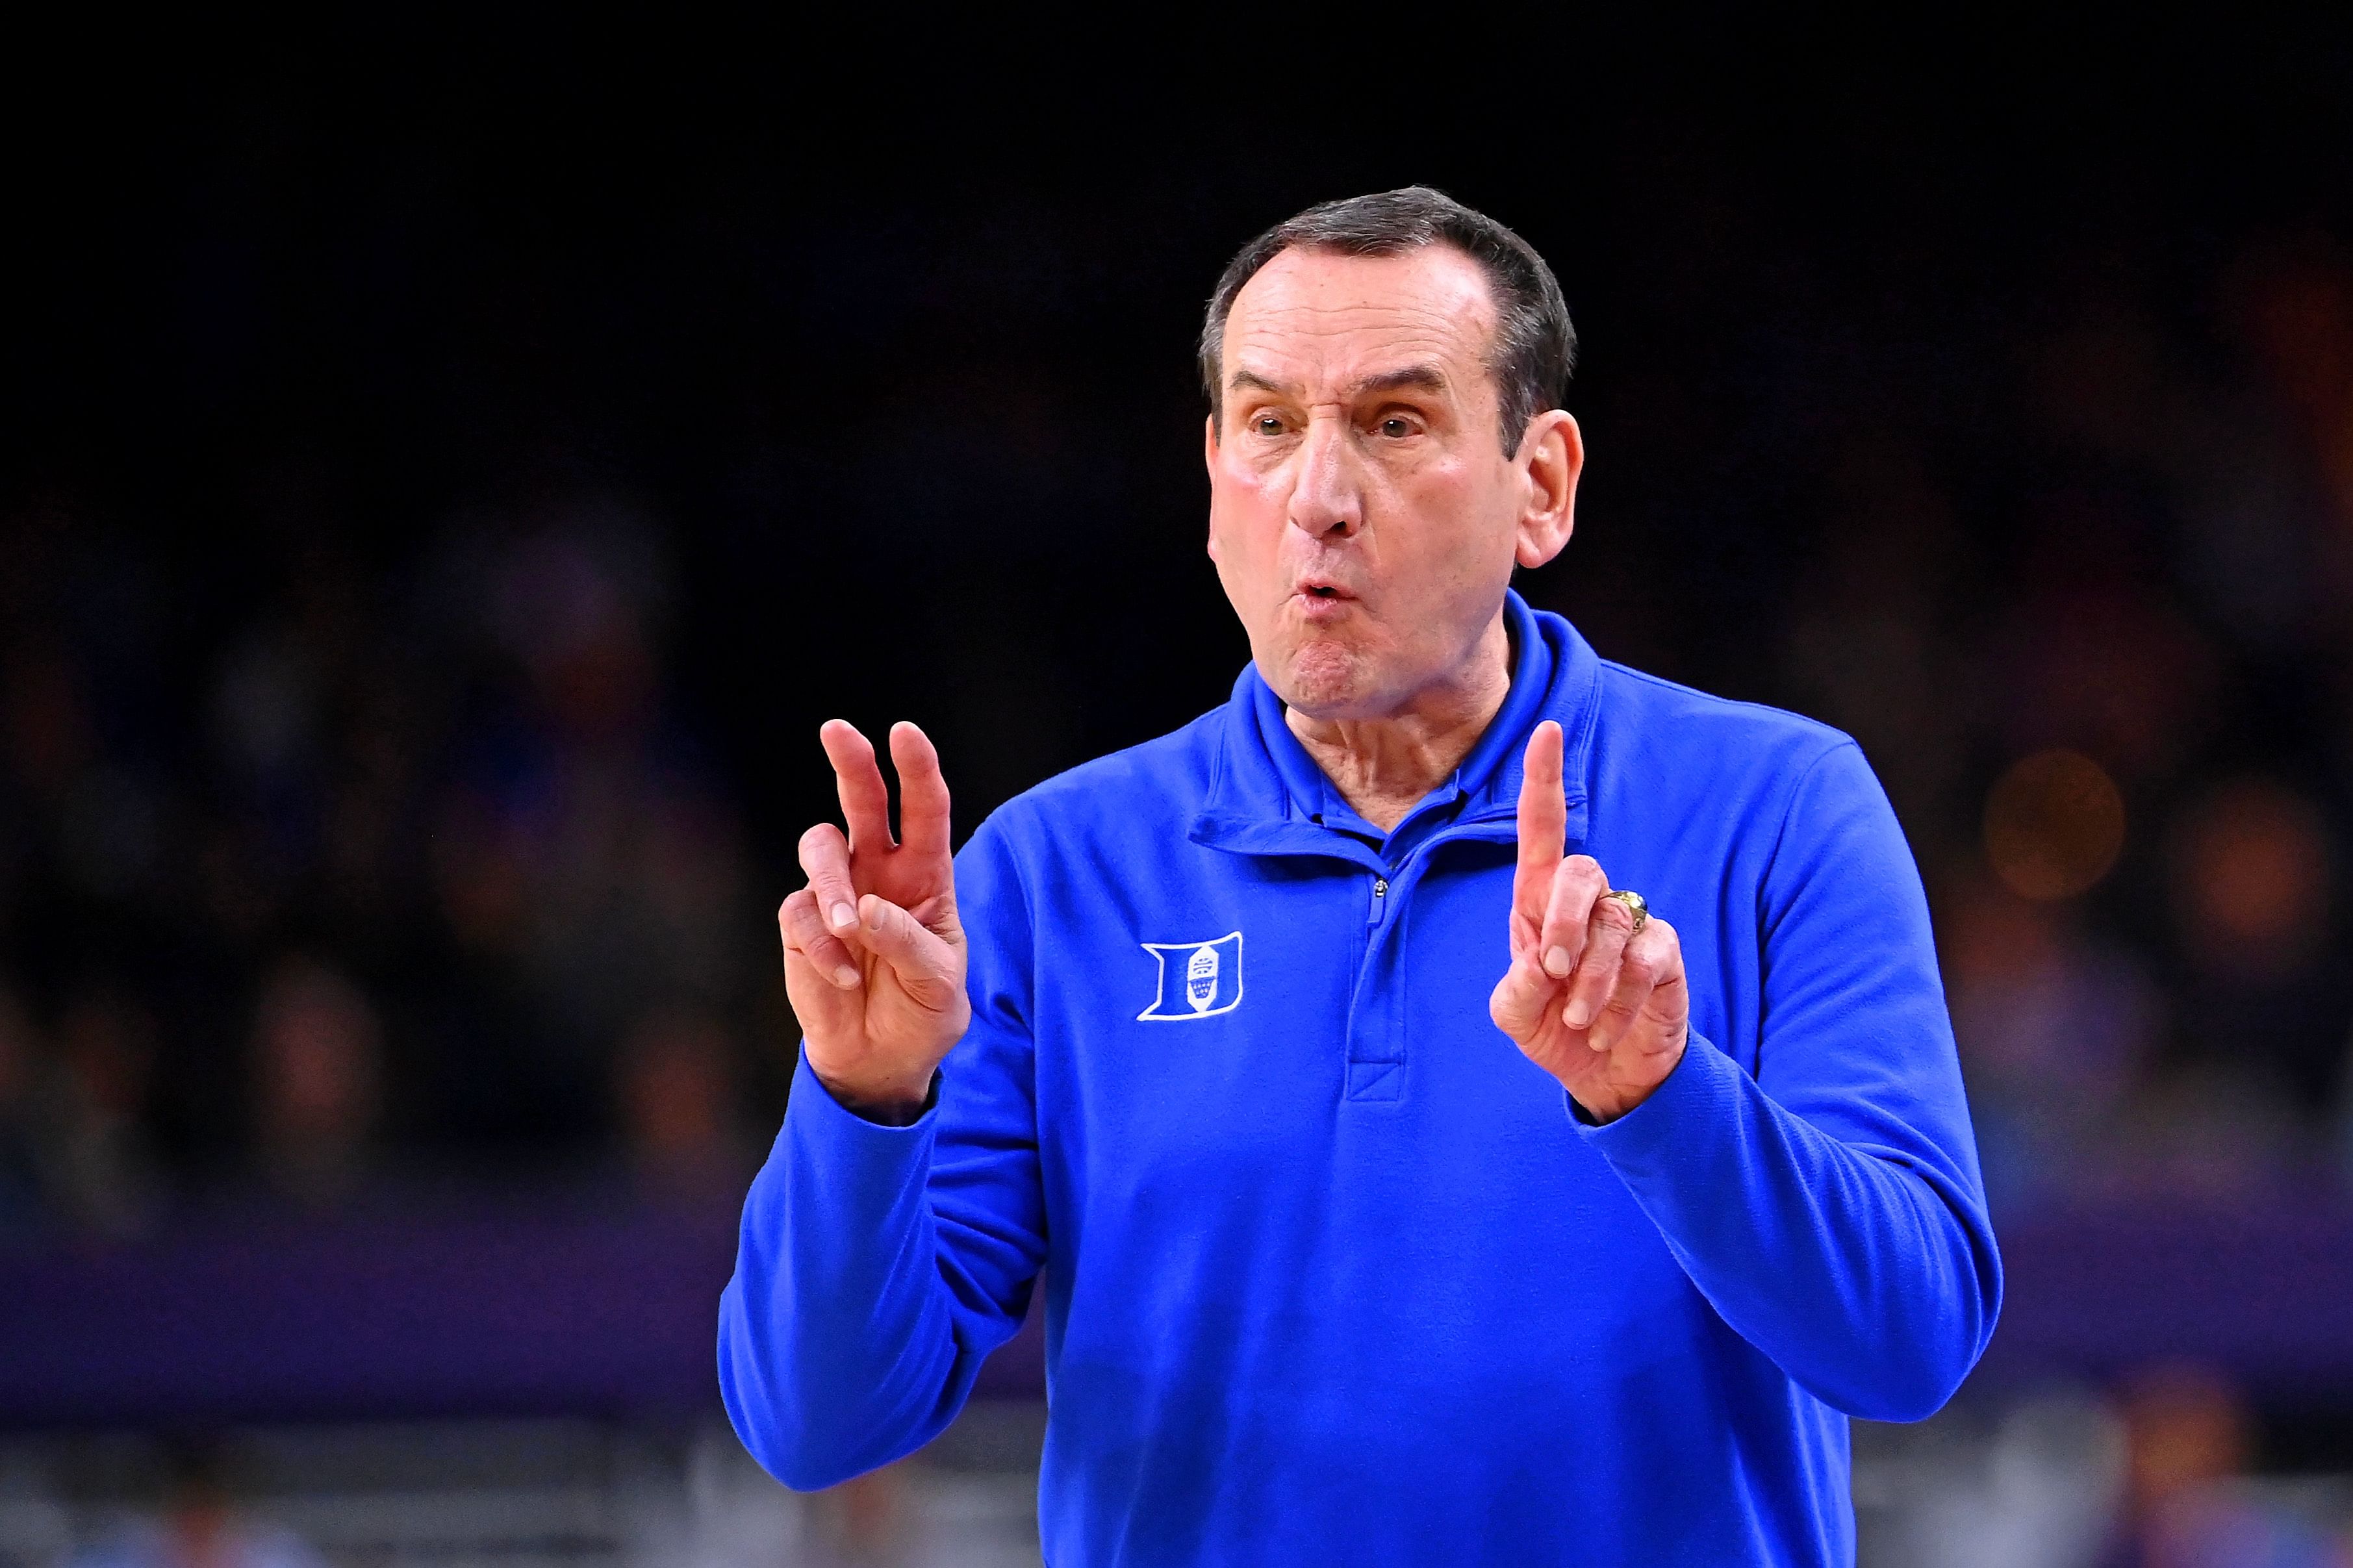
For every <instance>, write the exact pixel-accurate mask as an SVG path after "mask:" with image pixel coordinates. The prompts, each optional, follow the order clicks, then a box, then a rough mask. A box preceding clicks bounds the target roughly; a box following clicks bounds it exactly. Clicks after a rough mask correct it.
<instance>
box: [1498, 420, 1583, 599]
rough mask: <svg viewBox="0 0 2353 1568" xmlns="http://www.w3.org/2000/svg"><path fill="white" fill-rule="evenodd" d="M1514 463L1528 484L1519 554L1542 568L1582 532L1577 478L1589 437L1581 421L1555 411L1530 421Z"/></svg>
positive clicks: (1521, 560) (1521, 559)
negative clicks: (1586, 438) (1578, 532)
mask: <svg viewBox="0 0 2353 1568" xmlns="http://www.w3.org/2000/svg"><path fill="white" fill-rule="evenodd" d="M1512 462H1513V466H1514V467H1515V468H1518V469H1519V470H1520V472H1521V474H1522V475H1523V476H1524V477H1525V479H1526V481H1527V504H1526V505H1525V508H1524V509H1523V510H1521V512H1520V525H1519V540H1518V543H1517V546H1516V548H1515V549H1514V552H1513V556H1514V559H1515V560H1517V561H1518V562H1519V563H1520V564H1521V565H1523V566H1541V565H1543V564H1544V563H1546V562H1547V561H1549V560H1551V559H1552V558H1553V557H1554V556H1556V555H1557V554H1559V553H1560V552H1561V550H1562V548H1563V547H1564V546H1566V545H1567V543H1568V536H1569V535H1570V534H1572V533H1574V532H1576V531H1577V476H1578V475H1579V474H1581V473H1583V472H1584V471H1585V437H1584V436H1583V434H1582V433H1580V432H1579V431H1578V429H1577V420H1576V419H1575V417H1573V416H1571V415H1570V414H1569V413H1568V412H1567V410H1566V409H1561V408H1554V409H1548V410H1546V412H1545V413H1542V414H1539V415H1537V416H1535V418H1534V419H1531V420H1529V421H1528V428H1527V431H1526V433H1525V435H1523V436H1522V437H1520V450H1519V455H1518V456H1517V457H1515V458H1513V459H1512Z"/></svg>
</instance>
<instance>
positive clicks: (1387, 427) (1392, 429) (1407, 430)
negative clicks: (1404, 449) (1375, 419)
mask: <svg viewBox="0 0 2353 1568" xmlns="http://www.w3.org/2000/svg"><path fill="white" fill-rule="evenodd" d="M1381 434H1382V435H1384V436H1388V437H1404V436H1410V435H1412V434H1413V426H1412V425H1410V424H1409V423H1408V422H1407V421H1405V420H1403V419H1398V418H1394V417H1392V418H1388V419H1384V420H1382V421H1381Z"/></svg>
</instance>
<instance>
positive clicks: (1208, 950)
mask: <svg viewBox="0 0 2353 1568" xmlns="http://www.w3.org/2000/svg"><path fill="white" fill-rule="evenodd" d="M1143 945H1144V951H1145V952H1148V953H1150V954H1151V955H1152V956H1153V957H1155V958H1156V959H1158V960H1159V961H1160V994H1159V995H1157V996H1155V997H1154V998H1153V1000H1152V1005H1151V1006H1149V1007H1146V1008H1145V1010H1144V1011H1143V1012H1141V1013H1138V1014H1137V1015H1136V1016H1137V1017H1138V1018H1140V1019H1142V1020H1143V1021H1145V1023H1159V1022H1162V1021H1164V1020H1166V1019H1171V1018H1210V1017H1215V1016H1217V1015H1218V1014H1219V1013H1230V1012H1232V1011H1233V1010H1234V1009H1235V1008H1236V1007H1238V1006H1240V1005H1241V1000H1242V933H1241V932H1240V931H1235V932H1234V933H1232V934H1231V935H1229V936H1221V937H1219V938H1218V940H1217V941H1215V942H1145V943H1144V944H1143Z"/></svg>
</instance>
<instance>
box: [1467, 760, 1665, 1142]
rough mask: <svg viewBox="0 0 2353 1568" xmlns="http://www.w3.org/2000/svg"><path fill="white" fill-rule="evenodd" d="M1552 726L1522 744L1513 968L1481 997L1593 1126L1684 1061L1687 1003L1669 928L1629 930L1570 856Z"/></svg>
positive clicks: (1619, 903) (1647, 925)
mask: <svg viewBox="0 0 2353 1568" xmlns="http://www.w3.org/2000/svg"><path fill="white" fill-rule="evenodd" d="M1560 775H1561V732H1560V726H1559V725H1558V724H1556V723H1554V722H1552V721H1550V720H1546V721H1545V722H1543V723H1541V724H1539V725H1537V726H1536V729H1535V734H1533V735H1531V736H1530V737H1529V738H1528V750H1527V766H1526V771H1525V773H1524V774H1523V776H1522V778H1521V781H1520V860H1519V869H1518V871H1517V872H1516V874H1515V875H1514V877H1513V879H1512V967H1511V968H1510V969H1509V970H1507V971H1505V972H1504V978H1503V979H1502V980H1500V981H1498V982H1497V983H1496V985H1495V992H1494V994H1493V995H1492V996H1490V997H1489V998H1488V999H1487V1012H1488V1015H1489V1016H1492V1017H1493V1019H1494V1020H1495V1026H1496V1027H1497V1028H1499V1029H1501V1030H1503V1031H1504V1033H1505V1034H1507V1035H1509V1036H1511V1037H1512V1039H1513V1040H1514V1042H1515V1043H1516V1044H1517V1045H1518V1046H1519V1047H1520V1049H1521V1050H1523V1051H1525V1052H1526V1053H1527V1055H1528V1059H1529V1060H1531V1061H1533V1062H1535V1064H1536V1065H1537V1066H1538V1067H1540V1068H1544V1069H1545V1071H1546V1072H1548V1073H1550V1074H1552V1076H1553V1077H1555V1078H1556V1079H1559V1080H1560V1082H1561V1087H1563V1088H1564V1089H1567V1090H1568V1092H1569V1096H1570V1098H1572V1099H1573V1100H1576V1101H1577V1104H1579V1105H1581V1106H1583V1107H1584V1108H1585V1110H1586V1114H1588V1116H1591V1117H1592V1118H1593V1119H1594V1120H1595V1121H1610V1120H1612V1119H1614V1118H1616V1117H1620V1116H1623V1115H1624V1114H1625V1113H1626V1112H1627V1111H1629V1110H1633V1109H1634V1107H1636V1106H1638V1105H1640V1104H1641V1103H1642V1101H1643V1100H1647V1099H1648V1098H1650V1094H1651V1090H1652V1089H1656V1088H1658V1087H1659V1085H1660V1083H1662V1081H1664V1079H1666V1076H1667V1074H1669V1073H1670V1072H1672V1071H1673V1070H1674V1067H1675V1064H1676V1063H1677V1062H1679V1061H1681V1060H1683V1044H1684V1041H1685V1040H1686V1039H1687V1038H1688V1037H1689V1035H1690V1032H1691V994H1690V991H1689V988H1688V987H1687V986H1686V985H1685V984H1684V980H1683V943H1682V942H1680V941H1679V940H1678V939H1677V938H1676V936H1675V928H1674V927H1672V926H1671V925H1669V924H1668V923H1667V922H1666V921H1662V920H1661V919H1659V918H1658V917H1657V916H1656V915H1652V916H1651V918H1650V919H1649V920H1647V921H1643V922H1642V924H1641V931H1640V932H1639V933H1637V932H1636V931H1635V929H1634V926H1635V921H1634V914H1633V911H1632V910H1630V909H1628V908H1627V907H1626V904H1625V903H1624V901H1623V900H1618V899H1605V898H1603V897H1602V896H1601V895H1602V894H1604V893H1606V892H1608V891H1609V879H1608V878H1607V877H1605V876H1603V875H1602V872H1601V867H1600V865H1599V862H1597V861H1596V860H1595V859H1594V858H1592V857H1591V856H1589V855H1570V856H1567V857H1566V858H1564V857H1563V855H1562V853H1561V852H1562V850H1564V849H1565V848H1567V830H1568V801H1567V796H1566V795H1564V794H1563V793H1562V789H1561V776H1560Z"/></svg>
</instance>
